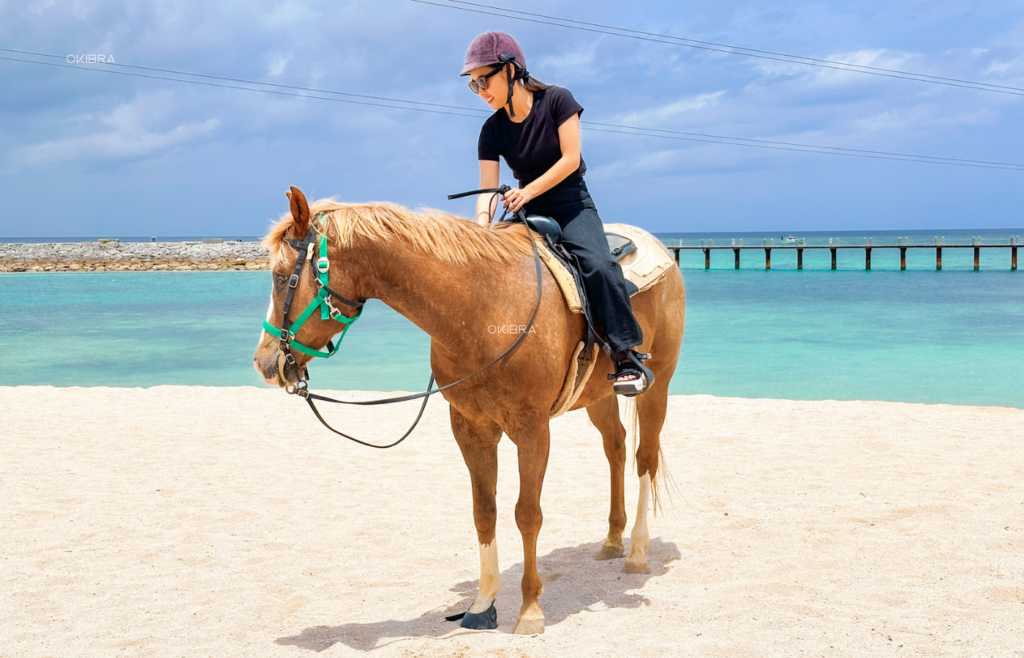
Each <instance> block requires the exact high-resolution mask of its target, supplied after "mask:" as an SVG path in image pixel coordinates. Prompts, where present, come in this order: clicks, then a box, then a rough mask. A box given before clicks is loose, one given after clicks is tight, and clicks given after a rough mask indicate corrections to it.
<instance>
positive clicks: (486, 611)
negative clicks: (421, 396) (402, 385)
mask: <svg viewBox="0 0 1024 658" xmlns="http://www.w3.org/2000/svg"><path fill="white" fill-rule="evenodd" d="M451 419H452V433H453V434H455V440H456V442H458V444H459V448H460V449H461V450H462V458H463V459H464V460H465V461H466V466H468V467H469V477H470V479H471V480H472V482H473V520H474V521H475V522H476V535H477V540H478V541H479V542H480V586H479V590H478V592H477V597H476V600H475V601H474V602H473V605H471V606H470V608H469V613H468V614H467V615H466V616H465V617H464V618H463V620H462V626H463V627H465V628H497V627H498V622H497V613H496V612H495V611H494V609H493V606H494V600H495V599H496V598H497V597H498V590H499V589H500V588H501V570H500V569H499V568H498V543H497V539H496V538H495V536H494V526H495V523H496V521H497V505H496V504H495V500H494V498H495V494H496V492H497V485H498V441H500V440H501V429H500V428H499V427H498V426H496V425H493V426H491V425H478V424H475V423H472V422H470V421H469V420H468V419H466V417H465V416H463V415H462V414H460V413H459V412H458V411H457V410H456V409H455V407H451Z"/></svg>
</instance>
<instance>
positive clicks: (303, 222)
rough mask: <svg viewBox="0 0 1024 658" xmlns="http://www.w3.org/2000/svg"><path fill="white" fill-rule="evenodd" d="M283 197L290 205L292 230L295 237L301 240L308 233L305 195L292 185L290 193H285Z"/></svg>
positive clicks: (307, 205) (307, 210) (307, 212)
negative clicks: (286, 198)
mask: <svg viewBox="0 0 1024 658" xmlns="http://www.w3.org/2000/svg"><path fill="white" fill-rule="evenodd" d="M285 196H286V197H288V201H289V202H290V203H291V210H292V229H293V230H294V232H295V235H296V237H298V238H299V239H302V238H304V237H306V233H307V232H308V231H309V204H308V203H307V202H306V195H305V194H303V193H302V190H300V189H299V188H297V187H295V186H294V185H293V186H292V187H291V192H285Z"/></svg>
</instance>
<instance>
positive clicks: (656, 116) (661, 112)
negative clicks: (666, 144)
mask: <svg viewBox="0 0 1024 658" xmlns="http://www.w3.org/2000/svg"><path fill="white" fill-rule="evenodd" d="M724 94H725V91H713V92H708V93H703V94H697V95H696V96H687V97H685V98H680V99H679V100H675V101H672V102H671V103H668V104H665V105H661V106H659V107H653V108H650V109H646V110H640V111H639V112H631V113H629V114H627V115H625V116H623V117H621V119H619V121H621V122H622V123H627V124H630V125H639V126H648V125H650V124H660V123H662V122H664V121H665V120H667V119H671V118H675V117H676V116H677V115H679V114H682V113H684V112H693V111H696V110H701V109H704V108H705V107H713V106H714V105H717V104H718V99H720V98H721V97H722V96H723V95H724Z"/></svg>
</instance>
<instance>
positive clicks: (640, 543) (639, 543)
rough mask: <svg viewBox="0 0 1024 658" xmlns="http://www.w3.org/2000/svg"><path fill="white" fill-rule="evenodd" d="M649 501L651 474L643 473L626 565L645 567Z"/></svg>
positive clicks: (649, 537)
mask: <svg viewBox="0 0 1024 658" xmlns="http://www.w3.org/2000/svg"><path fill="white" fill-rule="evenodd" d="M650 500H651V474H650V473H644V476H643V477H642V478H640V500H638V501H637V504H636V521H635V522H634V523H633V532H631V533H630V535H629V540H630V542H629V556H628V557H627V558H626V562H627V563H633V564H634V565H636V566H643V567H646V566H647V544H648V543H649V542H650V539H651V535H650V533H649V532H648V531H647V508H648V504H649V503H650Z"/></svg>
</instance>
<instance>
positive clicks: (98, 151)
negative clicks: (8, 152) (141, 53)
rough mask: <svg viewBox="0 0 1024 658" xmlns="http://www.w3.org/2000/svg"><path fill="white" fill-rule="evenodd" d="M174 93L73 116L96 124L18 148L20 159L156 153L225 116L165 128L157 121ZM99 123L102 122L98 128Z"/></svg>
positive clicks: (76, 125)
mask: <svg viewBox="0 0 1024 658" xmlns="http://www.w3.org/2000/svg"><path fill="white" fill-rule="evenodd" d="M171 101H172V95H171V94H169V93H166V92H165V93H159V94H154V95H151V96H140V97H137V98H136V99H135V100H133V101H132V102H130V103H123V104H121V105H118V106H117V107H115V108H114V109H113V110H112V111H110V112H109V113H107V114H101V113H90V114H85V115H81V116H76V117H72V118H70V119H68V120H66V121H65V124H67V125H71V126H73V129H78V130H81V127H82V126H84V128H85V130H92V132H88V133H87V134H78V135H72V136H69V137H65V138H63V139H56V140H50V141H44V142H38V143H35V144H27V145H25V146H22V147H20V148H18V149H17V150H16V151H15V158H14V159H15V162H17V163H19V164H23V165H42V164H50V163H55V162H68V161H75V160H120V159H136V158H141V157H147V156H154V155H156V154H158V153H161V152H165V151H167V150H169V149H171V148H173V147H175V146H179V145H181V144H184V143H186V142H189V141H192V140H194V139H196V138H198V137H202V136H204V135H209V134H210V133H212V132H214V131H215V130H216V129H217V128H218V126H220V121H219V120H218V119H215V118H209V119H206V120H201V121H193V122H186V123H179V124H178V125H176V126H174V127H172V128H168V129H164V130H161V129H159V128H155V127H152V124H154V123H159V122H160V120H161V118H162V117H163V115H165V114H166V113H169V112H170V111H171V109H170V108H169V106H170V105H172V102H171ZM97 128H100V129H99V130H97Z"/></svg>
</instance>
